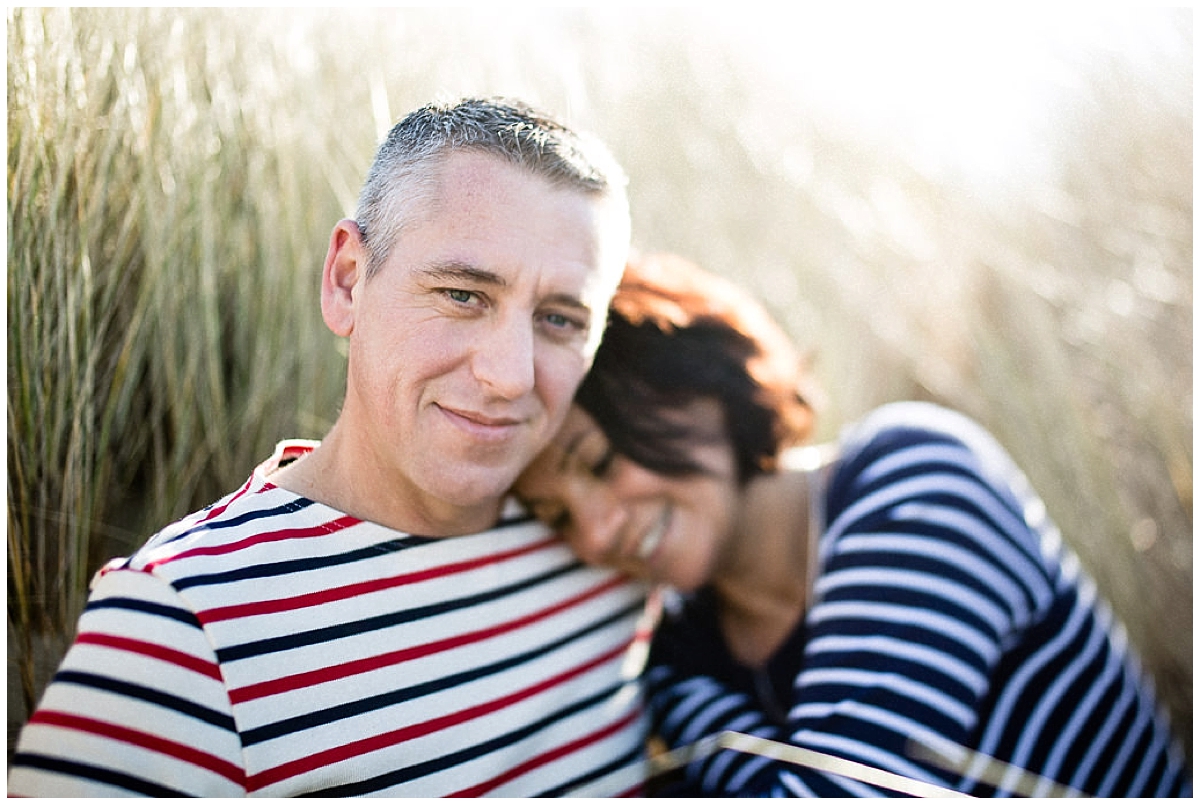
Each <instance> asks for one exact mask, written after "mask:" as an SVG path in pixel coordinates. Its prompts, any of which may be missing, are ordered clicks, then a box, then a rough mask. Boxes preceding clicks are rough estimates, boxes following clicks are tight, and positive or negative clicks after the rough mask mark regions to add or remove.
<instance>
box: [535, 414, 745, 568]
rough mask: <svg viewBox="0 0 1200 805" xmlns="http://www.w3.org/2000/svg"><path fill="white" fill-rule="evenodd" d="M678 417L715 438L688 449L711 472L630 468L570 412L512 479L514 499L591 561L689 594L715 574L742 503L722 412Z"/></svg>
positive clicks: (587, 422)
mask: <svg viewBox="0 0 1200 805" xmlns="http://www.w3.org/2000/svg"><path fill="white" fill-rule="evenodd" d="M679 416H681V417H685V418H686V419H687V421H688V423H689V426H697V425H698V426H700V431H701V432H702V433H705V434H714V438H711V439H703V440H702V443H700V444H696V445H693V446H692V447H691V455H692V458H693V459H695V460H696V461H697V463H699V464H700V465H701V466H704V467H706V468H707V469H708V472H705V473H698V474H693V475H686V476H682V477H673V476H667V475H661V474H659V473H656V472H652V471H650V470H648V469H646V468H645V467H643V466H641V465H640V464H635V463H634V462H633V461H631V460H630V459H628V458H626V457H625V456H622V455H618V454H616V453H614V452H613V451H612V448H611V446H610V445H609V441H608V439H607V438H606V437H605V435H604V432H603V431H602V430H601V429H600V427H599V426H598V425H597V424H596V423H595V421H594V420H593V419H592V418H591V417H590V416H589V415H588V414H587V413H585V412H584V411H583V409H581V408H579V407H578V406H572V407H571V410H570V412H569V413H568V415H567V420H566V422H565V423H564V424H563V427H562V429H561V430H559V432H558V435H557V436H555V438H554V440H553V441H552V442H551V444H550V445H549V446H548V447H547V448H546V449H545V450H543V451H542V452H541V453H540V454H539V455H538V457H537V458H536V459H534V462H533V464H531V465H530V466H529V468H528V469H527V470H526V471H525V472H524V473H523V474H522V475H521V477H520V478H519V479H518V480H517V484H516V492H517V495H518V496H519V497H520V498H521V499H522V500H524V501H525V502H526V504H527V505H529V507H530V508H531V509H532V511H533V513H534V515H535V516H537V517H538V519H540V520H542V521H544V522H546V523H548V524H549V525H550V526H552V527H554V528H556V529H558V530H559V532H560V533H561V534H562V535H563V536H564V537H566V539H567V540H568V542H570V544H571V547H572V548H573V549H574V550H575V552H576V553H577V554H578V555H579V556H580V557H581V558H582V559H583V560H584V561H585V562H587V563H588V564H592V565H604V566H607V567H612V568H616V569H618V570H620V571H622V572H624V573H626V574H628V575H630V576H633V577H635V578H639V579H645V580H648V581H653V582H660V583H667V584H671V585H673V586H675V587H677V588H678V589H680V590H693V589H695V588H696V587H699V586H700V585H702V584H704V583H705V582H706V581H708V580H709V579H710V578H712V575H713V573H714V572H715V571H716V570H717V569H718V568H719V567H720V564H721V561H722V555H723V554H724V552H725V551H726V550H727V548H726V546H727V544H728V543H729V541H730V540H729V535H730V532H731V531H732V528H733V524H734V522H735V519H734V518H735V514H736V510H737V504H738V500H739V497H740V496H739V487H738V484H737V469H736V462H735V458H734V454H733V447H732V445H731V444H730V443H729V439H728V438H727V437H726V435H725V428H724V423H723V419H722V416H721V409H720V406H719V405H718V404H717V403H716V402H715V401H711V400H703V401H700V402H697V403H694V404H693V405H691V406H689V407H688V408H686V409H681V411H680V412H679Z"/></svg>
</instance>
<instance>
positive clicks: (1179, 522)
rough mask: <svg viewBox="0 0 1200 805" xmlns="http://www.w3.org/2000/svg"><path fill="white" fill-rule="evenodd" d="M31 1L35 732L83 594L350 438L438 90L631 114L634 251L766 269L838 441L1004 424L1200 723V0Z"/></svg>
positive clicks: (24, 568)
mask: <svg viewBox="0 0 1200 805" xmlns="http://www.w3.org/2000/svg"><path fill="white" fill-rule="evenodd" d="M784 8H785V6H784V5H783V4H773V5H772V6H771V7H770V9H768V8H766V7H763V6H757V5H755V4H739V5H738V8H737V10H736V11H732V10H713V11H699V10H692V9H684V8H653V7H652V8H648V9H644V10H641V11H635V10H633V9H626V8H621V9H618V10H612V11H599V10H592V9H588V8H539V9H524V8H522V7H520V6H517V7H511V6H509V7H505V8H504V9H503V10H490V9H485V8H459V9H444V10H443V9H439V10H432V9H422V8H402V9H360V8H346V9H342V10H320V9H312V10H307V9H305V10H301V9H265V10H257V11H251V10H237V9H174V10H170V9H66V8H54V9H34V8H23V9H12V8H10V9H9V10H8V12H7V13H8V29H7V33H8V65H7V66H8V70H7V92H8V220H7V243H8V305H7V315H8V330H7V349H8V376H7V389H8V463H7V487H8V498H7V537H8V599H7V604H8V607H7V611H8V623H7V625H8V632H7V633H8V719H9V721H8V726H9V751H10V753H11V751H12V742H13V737H14V734H15V731H16V730H17V729H19V727H20V725H21V724H22V723H23V721H24V719H25V718H26V716H27V713H28V711H29V708H30V706H31V705H32V704H33V703H34V702H36V700H37V698H38V696H39V695H40V692H41V690H42V688H43V686H44V685H45V682H46V681H47V679H48V677H49V675H50V674H51V673H52V672H53V669H54V667H55V666H56V664H57V662H58V660H59V659H60V657H61V653H62V651H63V650H64V647H65V645H66V644H67V642H68V641H69V640H70V638H71V636H72V632H73V630H74V623H75V620H76V618H77V617H78V615H79V612H80V609H81V607H82V604H83V601H84V597H85V595H86V588H87V582H88V580H89V578H90V577H91V575H92V573H94V572H95V570H96V569H97V568H98V567H99V565H100V564H102V563H103V562H104V561H105V560H106V559H108V558H110V557H112V556H115V555H123V554H127V553H128V552H130V551H132V550H133V549H134V548H135V547H136V546H138V545H139V544H140V543H142V542H143V541H144V540H145V539H146V538H147V537H148V536H149V535H150V534H151V533H153V532H154V531H155V530H157V529H158V528H160V527H161V526H162V525H165V524H166V523H167V522H169V521H170V520H172V519H174V518H176V517H179V516H181V515H183V514H185V513H187V512H189V511H192V510H194V509H196V508H199V507H201V506H203V505H206V504H208V503H210V502H212V501H213V500H215V499H216V498H218V497H219V496H221V495H223V494H225V493H227V492H229V491H231V490H232V489H234V488H235V487H236V486H237V485H239V484H240V483H242V481H244V479H245V478H246V477H247V476H248V475H249V473H250V472H251V470H252V469H253V467H254V466H255V465H256V464H257V463H258V462H260V461H261V460H263V459H264V458H265V457H266V456H267V455H269V453H270V452H271V449H272V447H273V445H274V444H275V442H276V441H277V440H279V439H281V438H285V437H305V438H319V437H320V436H322V435H323V434H324V432H325V430H326V428H327V427H328V426H329V425H330V424H331V422H332V420H333V418H334V416H335V414H336V411H337V409H338V405H339V403H340V398H341V392H342V388H343V382H344V381H343V372H344V359H343V356H342V354H341V352H340V344H339V343H338V341H337V339H336V338H334V337H333V336H332V335H331V334H330V333H329V332H328V331H327V330H326V329H325V328H324V325H323V324H322V322H321V319H320V313H319V308H318V292H319V273H320V266H321V262H322V260H323V257H324V253H325V247H326V243H327V238H328V236H329V232H330V229H331V228H332V226H333V224H334V223H335V222H336V221H337V220H338V219H339V218H341V217H343V216H345V215H349V214H350V213H351V212H352V211H353V208H354V203H355V196H356V194H357V191H358V187H359V183H360V182H361V180H362V177H363V176H364V174H365V171H366V169H367V166H368V165H369V163H370V160H371V158H372V156H373V153H374V149H375V146H376V144H377V143H378V141H379V139H380V138H381V137H382V136H383V134H384V133H385V132H386V130H387V129H388V128H389V127H390V126H391V124H392V123H393V122H394V121H395V120H396V119H398V118H399V117H400V116H402V115H403V114H404V113H405V112H407V111H408V110H410V109H411V108H413V107H415V106H418V105H420V104H422V103H424V102H426V101H428V100H430V99H431V98H434V97H439V96H446V97H453V96H457V95H464V94H473V95H491V94H505V95H515V96H519V97H523V98H525V99H527V100H529V101H531V102H533V103H535V104H537V105H540V106H544V107H547V108H549V109H551V110H554V111H556V112H557V113H559V114H561V115H562V116H563V117H565V118H567V119H568V120H569V121H570V122H571V123H573V124H574V125H575V126H576V127H579V128H583V129H588V130H591V131H593V132H595V133H597V134H599V135H600V136H601V137H602V138H603V139H604V140H605V141H606V142H608V143H609V144H610V146H611V147H612V148H613V150H614V151H615V152H616V154H617V156H618V158H619V159H620V160H621V162H622V163H623V164H624V166H625V167H626V169H627V171H628V172H629V174H630V176H631V177H632V185H631V195H632V203H633V215H634V238H635V241H636V244H637V245H638V246H639V247H641V248H643V249H649V250H659V249H662V250H671V251H675V252H678V253H681V254H683V255H685V256H687V257H689V258H691V259H693V260H695V261H697V262H699V263H701V264H703V265H705V266H707V267H709V268H710V269H713V270H715V271H718V272H720V273H722V274H725V275H727V276H729V277H732V278H734V279H736V280H738V281H740V282H743V283H745V284H747V285H748V286H749V287H750V288H751V289H752V290H753V291H754V292H755V293H757V294H758V295H759V296H760V297H761V298H762V299H763V300H764V301H765V302H766V303H767V304H768V306H769V307H770V309H771V310H772V312H773V313H775V314H776V315H777V316H778V317H779V319H780V320H781V321H782V322H783V323H784V324H785V325H786V327H787V328H788V330H789V331H790V332H791V333H792V335H793V336H794V337H795V338H796V340H797V341H798V342H799V343H800V344H801V346H802V347H803V348H804V349H805V350H806V351H807V352H809V353H810V355H811V357H812V359H813V366H814V372H815V374H816V376H817V378H818V380H819V382H820V384H821V386H822V387H823V389H824V392H825V399H824V413H823V415H822V419H821V427H820V436H821V437H822V438H826V437H831V436H833V435H836V433H837V431H838V429H839V428H840V427H841V426H842V425H844V424H846V423H847V422H849V421H851V420H853V419H854V418H856V417H857V416H859V415H861V414H862V413H864V412H865V411H867V410H868V409H870V408H872V407H874V406H876V405H878V404H880V403H882V402H886V401H889V400H895V399H902V398H919V399H929V400H935V401H938V402H942V403H945V404H947V405H951V406H954V407H956V408H959V409H961V410H964V411H965V412H967V413H969V414H971V415H972V416H974V417H976V418H978V419H979V420H980V421H982V422H983V423H984V424H985V425H986V426H987V427H988V428H990V429H991V430H992V431H993V432H994V433H995V434H996V435H997V436H998V437H999V438H1000V440H1001V441H1002V442H1003V443H1004V444H1005V445H1006V446H1007V447H1008V448H1009V450H1010V451H1011V452H1012V453H1013V454H1014V455H1015V457H1016V459H1017V461H1018V462H1019V463H1020V464H1021V465H1022V466H1023V467H1024V468H1025V470H1026V472H1027V474H1028V475H1029V476H1030V479H1031V480H1032V482H1033V484H1034V485H1035V486H1036V487H1037V489H1038V490H1039V491H1040V492H1041V493H1042V495H1043V497H1044V498H1045V500H1046V502H1047V505H1048V507H1049V509H1050V512H1051V514H1052V516H1053V517H1054V518H1055V519H1056V521H1057V522H1058V524H1059V526H1060V528H1061V529H1062V531H1063V532H1064V537H1065V539H1066V540H1067V542H1068V543H1069V544H1071V545H1072V546H1073V547H1074V548H1075V550H1076V551H1077V553H1078V554H1079V556H1080V558H1081V561H1082V564H1083V566H1084V567H1085V569H1086V570H1087V572H1088V573H1089V574H1090V575H1091V576H1092V577H1093V578H1094V579H1095V580H1096V582H1097V584H1098V585H1099V587H1100V590H1101V592H1102V593H1103V595H1104V596H1105V597H1107V598H1108V599H1109V600H1110V601H1111V602H1112V605H1113V608H1114V610H1115V611H1116V613H1117V615H1118V617H1119V618H1120V619H1121V620H1122V621H1123V622H1124V623H1125V624H1126V626H1127V627H1128V632H1129V639H1130V641H1131V642H1132V643H1133V644H1134V646H1135V647H1136V649H1137V650H1138V652H1139V653H1140V654H1141V657H1142V660H1143V664H1144V665H1145V667H1146V668H1147V670H1149V671H1150V672H1151V673H1153V675H1154V677H1155V678H1156V681H1157V685H1158V688H1159V691H1160V693H1161V695H1162V697H1163V701H1164V703H1165V704H1166V705H1167V706H1168V708H1169V709H1170V711H1171V715H1172V717H1173V719H1174V723H1175V727H1176V730H1177V731H1178V733H1179V734H1180V737H1181V738H1182V739H1183V740H1184V742H1185V744H1186V745H1187V747H1188V751H1189V754H1190V752H1191V744H1192V656H1193V647H1192V568H1193V564H1192V523H1193V503H1192V452H1193V438H1192V410H1193V409H1192V390H1193V377H1192V326H1193V321H1192V276H1193V275H1192V187H1193V184H1192V99H1193V86H1192V10H1191V9H1190V8H1182V9H1172V8H1156V7H1152V6H1144V5H1141V4H1138V5H1134V4H1129V5H1117V6H1110V5H1107V4H1097V5H1096V7H1095V8H1089V7H1085V6H1080V5H1076V4H1070V5H1067V4H1063V5H1062V6H1061V7H1060V6H1059V5H1057V4H1043V5H1040V6H1038V7H1036V8H1034V7H1032V6H1029V7H1026V6H1024V5H1020V4H1018V5H1016V6H1012V5H1011V4H1006V5H1005V6H1003V7H1002V6H1000V5H999V4H986V5H984V4H953V5H951V4H927V5H922V4H917V3H905V4H892V5H885V4H867V3H860V4H853V3H851V4H839V5H838V6H837V10H833V6H832V4H811V5H808V4H788V5H787V6H786V8H790V9H794V10H790V11H787V12H784V11H782V9H784Z"/></svg>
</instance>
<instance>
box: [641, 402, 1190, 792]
mask: <svg viewBox="0 0 1200 805" xmlns="http://www.w3.org/2000/svg"><path fill="white" fill-rule="evenodd" d="M823 503H824V508H825V513H824V523H825V526H824V530H823V533H822V535H821V537H820V542H819V570H818V575H817V579H816V584H815V589H814V600H813V601H812V603H811V606H810V608H809V610H808V612H807V616H806V618H805V620H804V623H803V625H802V626H801V627H800V628H798V629H797V630H796V631H795V633H794V634H792V635H791V636H790V638H789V639H788V641H787V643H786V644H785V645H784V646H783V647H782V648H781V649H780V651H779V652H777V654H776V655H775V657H774V658H773V659H772V661H771V662H770V663H769V664H768V665H767V667H766V669H764V670H761V671H758V672H751V671H749V670H747V669H745V668H742V667H740V666H737V664H736V663H735V662H734V661H733V660H732V658H731V657H730V655H729V654H728V652H727V651H726V650H725V648H724V645H723V643H722V641H721V639H720V636H719V632H718V631H717V626H716V620H715V604H714V600H713V598H712V597H711V594H710V593H708V592H707V591H704V592H702V593H701V594H699V595H697V596H695V597H694V598H693V599H692V600H690V601H688V602H687V604H686V606H685V608H684V609H683V611H682V615H681V616H680V617H679V618H677V619H673V620H671V621H670V622H668V623H667V624H666V625H665V626H664V627H663V628H662V629H661V630H660V632H659V635H658V637H656V641H655V645H654V648H653V651H652V656H651V665H652V668H651V670H650V672H649V678H650V682H651V689H652V696H651V699H650V706H651V710H652V715H653V718H654V722H655V727H656V729H658V730H659V732H660V733H661V734H662V736H663V738H664V739H665V740H666V741H667V743H668V745H669V746H671V747H678V746H683V745H686V744H689V743H691V742H693V741H696V740H698V739H700V738H702V737H704V736H706V735H711V734H714V733H717V732H720V731H722V730H736V731H738V732H743V733H750V734H753V735H757V736H760V737H765V738H770V739H773V740H778V741H785V742H788V743H791V744H794V745H797V746H801V747H805V748H808V749H812V750H816V751H818V752H822V753H826V754H830V755H836V756H839V757H843V758H846V759H849V760H853V761H857V762H859V763H863V764H866V765H869V766H872V767H875V768H879V769H883V770H885V771H888V772H892V773H895V774H900V775H904V776H906V777H910V778H914V779H917V780H921V781H924V782H928V783H931V784H934V785H938V786H942V787H947V788H953V789H956V790H959V791H962V792H964V793H969V794H973V795H977V796H993V795H997V794H1000V795H1003V794H1007V793H1012V792H1011V791H1010V790H1008V789H1005V788H1004V787H1003V786H1001V787H1000V788H999V789H998V790H997V788H994V787H992V786H990V785H987V784H985V783H983V782H980V781H979V780H978V779H976V778H975V777H973V776H971V775H959V774H957V773H952V772H945V771H941V770H938V769H935V768H934V767H933V766H930V765H927V764H925V763H923V762H920V761H918V760H916V759H914V757H913V754H912V752H911V750H910V742H911V741H917V742H920V743H921V744H923V745H925V746H930V747H934V748H939V747H941V748H945V749H946V750H947V751H951V752H952V751H957V748H960V747H966V748H969V749H972V750H975V751H976V752H979V753H982V754H984V755H987V756H991V757H993V758H997V759H999V760H1002V761H1005V762H1007V763H1009V764H1012V765H1013V766H1015V767H1018V768H1020V769H1025V770H1029V771H1032V772H1034V773H1036V774H1038V775H1041V776H1043V777H1045V778H1049V779H1053V780H1056V781H1058V782H1059V783H1060V784H1064V785H1067V786H1069V787H1071V788H1073V789H1075V790H1076V791H1079V792H1083V793H1088V794H1095V795H1101V796H1190V793H1191V779H1190V771H1189V770H1188V768H1187V766H1186V763H1185V761H1184V759H1183V758H1182V755H1181V753H1180V751H1179V748H1178V746H1177V745H1176V744H1175V743H1174V742H1173V741H1172V739H1171V737H1170V734H1169V728H1168V725H1167V723H1166V719H1165V716H1164V715H1163V714H1162V712H1160V709H1159V708H1158V706H1157V705H1156V702H1155V696H1154V693H1153V690H1152V689H1151V687H1150V686H1149V683H1148V682H1147V680H1145V679H1144V677H1143V675H1142V673H1141V671H1140V670H1139V667H1138V665H1137V662H1136V660H1135V659H1134V658H1133V656H1132V654H1131V652H1130V650H1129V648H1128V647H1127V645H1126V642H1125V637H1124V634H1123V631H1122V629H1121V627H1120V626H1119V624H1117V623H1115V622H1114V621H1113V619H1112V617H1111V615H1110V613H1109V611H1108V608H1107V607H1106V605H1105V604H1104V603H1103V602H1102V601H1100V600H1098V599H1097V597H1096V592H1095V589H1094V586H1093V584H1092V583H1091V582H1090V581H1089V580H1088V579H1087V578H1086V576H1085V575H1084V574H1083V573H1082V572H1081V571H1080V568H1079V567H1078V565H1077V562H1076V560H1075V559H1074V558H1073V556H1072V555H1071V553H1070V552H1069V551H1068V550H1067V549H1066V548H1065V547H1064V546H1063V545H1062V543H1061V541H1060V539H1059V535H1058V533H1057V531H1056V530H1055V528H1054V526H1053V525H1052V524H1051V523H1050V521H1049V520H1048V519H1047V517H1046V513H1045V510H1044V508H1043V506H1042V504H1041V502H1040V501H1039V500H1038V498H1037V496H1036V495H1035V494H1034V493H1033V491H1032V490H1031V489H1030V488H1029V486H1028V484H1027V482H1026V480H1025V478H1024V476H1023V475H1022V474H1021V473H1020V472H1019V471H1018V469H1017V468H1016V467H1015V466H1014V465H1013V464H1012V462H1011V460H1010V459H1009V458H1008V457H1007V455H1006V454H1005V453H1004V452H1003V451H1002V450H1001V448H1000V447H999V446H998V445H997V444H996V443H995V442H994V440H992V439H991V438H990V436H988V434H986V433H985V432H984V431H983V430H982V429H981V428H980V427H979V426H977V425H976V424H975V423H973V422H971V421H969V420H967V419H966V418H965V417H962V416H960V415H958V414H955V413H953V412H950V411H947V410H945V409H942V408H938V407H935V406H932V405H928V404H922V403H898V404H894V405H889V406H885V407H883V408H881V409H878V410H877V411H876V412H874V413H873V414H872V415H870V416H869V417H868V418H867V419H865V420H864V421H863V422H862V423H860V424H859V425H857V426H855V427H854V428H852V429H850V430H849V431H848V432H847V434H846V435H845V437H844V438H843V440H842V445H841V453H840V458H839V459H838V466H837V467H836V469H835V470H834V473H833V475H832V480H831V481H830V483H829V487H828V489H827V490H826V494H825V495H824V501H823ZM1010 773H1011V772H1010ZM1008 784H1009V785H1012V784H1013V783H1012V782H1011V779H1010V782H1009V783H1008ZM683 785H684V786H685V787H686V788H687V789H688V790H690V791H692V792H696V790H697V789H699V792H701V793H705V794H709V795H743V796H745V795H775V796H879V795H881V794H891V793H892V792H889V791H886V790H883V789H881V788H875V787H872V786H869V785H866V784H862V783H859V782H855V781H851V780H849V779H847V778H844V777H839V776H835V775H829V774H826V773H824V772H819V771H813V770H810V769H806V768H802V767H799V766H796V765H789V764H786V763H782V762H778V761H772V760H768V759H766V758H763V757H760V756H757V755H754V754H744V753H739V752H735V751H733V750H723V751H720V752H717V753H715V754H712V755H710V756H708V757H705V758H701V759H698V760H696V761H693V762H692V763H691V764H690V765H689V766H688V767H687V768H686V782H685V783H684V784H683ZM672 793H678V792H672Z"/></svg>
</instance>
